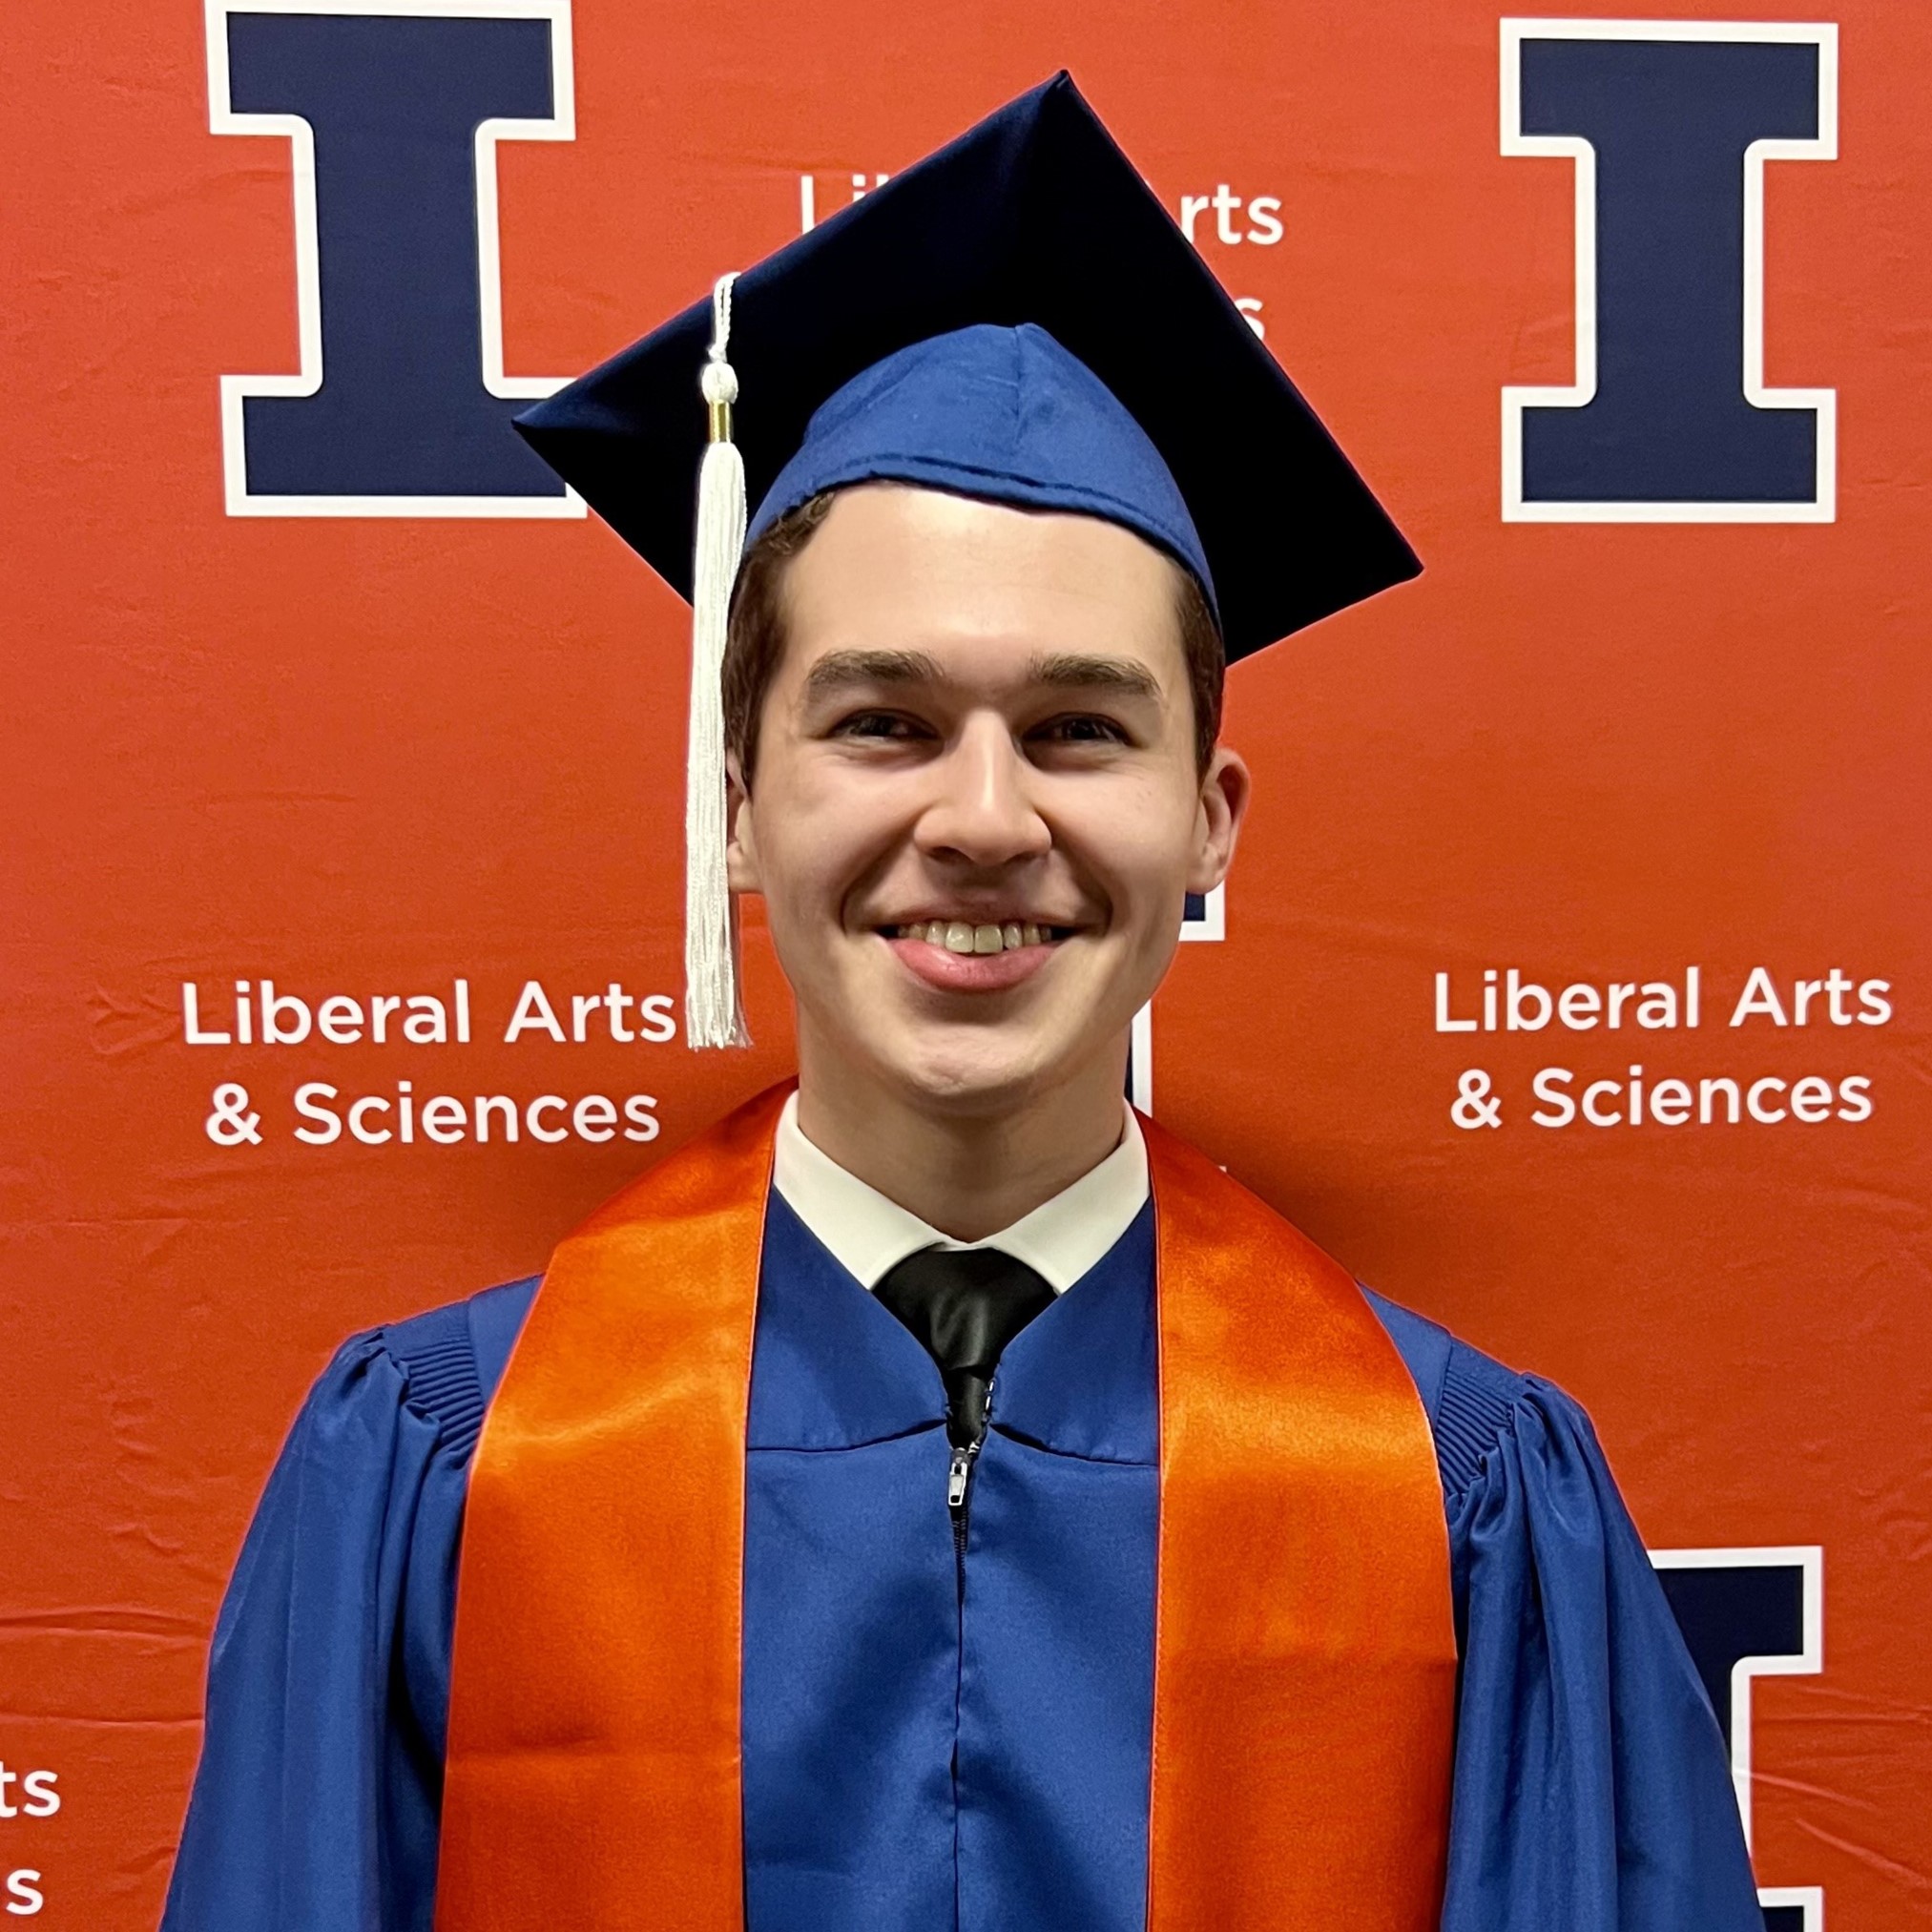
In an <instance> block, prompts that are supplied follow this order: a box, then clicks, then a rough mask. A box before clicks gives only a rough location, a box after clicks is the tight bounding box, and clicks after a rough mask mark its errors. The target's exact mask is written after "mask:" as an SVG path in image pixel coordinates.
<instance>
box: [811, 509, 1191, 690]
mask: <svg viewBox="0 0 1932 1932" xmlns="http://www.w3.org/2000/svg"><path fill="white" fill-rule="evenodd" d="M1177 571H1178V567H1177V566H1176V565H1175V564H1174V562H1173V561H1172V560H1171V559H1170V558H1169V557H1168V556H1167V555H1166V553H1165V552H1164V551H1160V550H1157V549H1156V548H1155V547H1154V546H1153V544H1151V543H1149V542H1147V541H1146V539H1144V538H1143V537H1140V536H1138V535H1136V534H1135V533H1134V532H1133V531H1132V530H1126V529H1124V528H1122V527H1121V526H1119V525H1117V524H1111V523H1107V522H1104V521H1102V520H1101V519H1099V518H1097V517H1091V516H1080V515H1072V514H1068V513H1065V512H1061V511H1036V510H1025V509H1013V508H1011V507H1009V506H1008V505H1005V504H994V503H985V502H982V501H980V500H978V499H976V498H972V497H964V496H956V495H952V494H950V493H948V492H945V491H941V490H932V489H921V488H913V487H910V486H907V485H902V484H868V485H865V486H863V487H862V488H853V489H847V490H841V492H840V494H839V496H838V497H837V498H836V499H835V501H834V502H833V504H832V507H831V509H830V510H829V511H828V512H827V513H826V516H825V520H824V522H823V523H822V524H821V526H820V528H819V530H817V531H816V532H815V533H814V534H813V536H812V539H811V541H810V542H809V543H807V544H806V545H805V547H804V548H803V550H802V551H800V553H799V554H798V555H797V556H796V557H795V558H794V559H793V560H792V563H791V565H790V567H789V569H788V570H787V571H786V575H785V585H784V602H785V631H786V634H787V639H788V647H789V648H788V649H787V651H786V658H787V668H788V669H791V670H794V671H797V672H800V673H802V672H804V671H806V670H809V668H810V664H811V661H812V660H813V659H814V658H816V657H819V656H821V655H822V654H825V653H827V652H831V651H841V650H853V649H862V650H880V649H898V650H920V651H924V652H927V653H930V654H935V655H938V656H939V657H941V659H942V661H945V662H946V663H947V665H948V668H949V669H950V670H952V671H953V672H955V673H956V674H964V673H968V672H970V670H971V669H973V668H974V667H977V666H981V665H984V666H985V668H986V669H987V671H988V672H992V671H995V670H996V669H997V668H999V667H1002V666H1005V665H1008V664H1009V663H1010V662H1014V661H1018V660H1019V659H1022V658H1026V657H1028V656H1034V655H1038V654H1041V653H1043V652H1048V653H1057V652H1078V651H1102V650H1104V651H1106V652H1107V653H1109V654H1112V655H1115V656H1119V655H1122V654H1130V655H1133V656H1136V657H1139V658H1141V659H1143V660H1144V661H1145V662H1146V663H1147V664H1148V666H1149V668H1150V669H1152V670H1153V671H1154V673H1155V674H1156V675H1157V676H1158V677H1159V678H1160V679H1161V681H1162V682H1163V683H1168V682H1171V681H1173V680H1176V679H1178V678H1179V676H1180V675H1181V673H1182V664H1181V657H1180V637H1179V622H1178V603H1177V599H1176V594H1175V591H1176V575H1177Z"/></svg>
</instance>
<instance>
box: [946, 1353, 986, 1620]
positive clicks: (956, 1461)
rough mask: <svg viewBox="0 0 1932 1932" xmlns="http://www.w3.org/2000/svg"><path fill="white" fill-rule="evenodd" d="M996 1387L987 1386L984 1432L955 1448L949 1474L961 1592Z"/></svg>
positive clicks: (949, 1508)
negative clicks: (976, 1468)
mask: <svg viewBox="0 0 1932 1932" xmlns="http://www.w3.org/2000/svg"><path fill="white" fill-rule="evenodd" d="M992 1413H993V1387H992V1383H991V1382H988V1383H987V1403H986V1409H985V1412H984V1414H983V1415H982V1416H981V1418H980V1432H979V1434H978V1435H976V1436H975V1437H974V1438H973V1439H972V1441H971V1442H969V1443H965V1444H960V1445H959V1446H957V1447H955V1448H954V1450H953V1452H952V1460H951V1461H950V1462H949V1463H948V1464H947V1465H946V1471H945V1506H946V1509H947V1511H948V1513H949V1514H950V1515H951V1517H952V1548H953V1554H954V1556H956V1557H957V1558H958V1560H959V1566H960V1576H959V1584H960V1590H961V1593H962V1594H964V1593H965V1590H966V1526H967V1516H968V1513H969V1512H970V1510H971V1508H972V1481H973V1465H974V1464H975V1463H976V1462H977V1461H978V1460H979V1454H980V1445H981V1444H983V1443H984V1442H985V1441H986V1439H987V1423H989V1422H990V1421H991V1420H992Z"/></svg>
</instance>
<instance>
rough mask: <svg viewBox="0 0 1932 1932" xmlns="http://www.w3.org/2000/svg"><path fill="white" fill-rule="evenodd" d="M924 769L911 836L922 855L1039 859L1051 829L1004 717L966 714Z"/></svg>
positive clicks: (994, 861)
mask: <svg viewBox="0 0 1932 1932" xmlns="http://www.w3.org/2000/svg"><path fill="white" fill-rule="evenodd" d="M927 769H928V771H929V773H930V776H931V779H932V784H933V792H932V796H931V799H930V801H929V802H928V803H927V805H926V808H925V810H924V812H923V813H922V814H921V816H920V821H919V826H918V831H917V835H916V836H917V839H918V842H919V848H920V850H921V851H922V852H923V853H924V854H925V856H926V857H927V858H930V859H936V860H940V861H942V862H951V863H953V864H960V863H965V864H967V865H972V866H995V865H1010V864H1013V863H1014V862H1017V861H1021V860H1027V859H1037V858H1039V857H1040V856H1042V855H1043V854H1044V853H1045V852H1047V851H1048V850H1049V847H1050V846H1051V845H1052V842H1053V835H1052V833H1051V831H1050V830H1049V827H1048V824H1047V821H1045V820H1044V819H1043V818H1042V817H1041V816H1040V814H1039V811H1038V810H1037V808H1036V806H1035V804H1034V802H1033V800H1032V797H1031V787H1030V780H1031V779H1032V778H1033V777H1034V772H1033V768H1032V766H1031V765H1030V764H1028V761H1027V759H1026V758H1025V757H1024V756H1023V755H1022V753H1021V751H1020V749H1019V747H1018V746H1016V745H1015V744H1014V742H1013V738H1012V734H1011V732H1010V730H1009V729H1008V725H1007V723H1006V720H1005V719H1003V718H1000V717H989V716H982V717H973V718H969V719H968V720H967V721H966V726H965V728H964V729H963V730H962V731H961V732H960V734H959V736H958V737H956V738H955V739H954V740H953V742H952V744H951V745H949V746H948V747H947V749H946V751H945V756H944V757H942V758H937V759H935V760H934V761H933V763H932V764H931V765H930V766H929V767H928V768H927Z"/></svg>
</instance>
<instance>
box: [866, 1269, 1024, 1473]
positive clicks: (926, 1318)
mask: <svg viewBox="0 0 1932 1932" xmlns="http://www.w3.org/2000/svg"><path fill="white" fill-rule="evenodd" d="M874 1292H875V1293H876V1294H877V1295H878V1297H879V1298H880V1300H882V1301H883V1302H884V1304H885V1305H886V1307H888V1308H889V1309H891V1311H892V1312H893V1314H895V1315H896V1316H898V1318H899V1319H900V1320H902V1321H903V1322H904V1324H905V1325H906V1327H907V1328H909V1329H910V1330H911V1331H912V1333H913V1334H914V1335H915V1336H916V1337H917V1338H918V1339H919V1340H920V1341H921V1342H922V1343H923V1344H924V1347H925V1350H926V1352H927V1353H928V1354H929V1355H930V1356H931V1357H932V1359H933V1361H936V1362H938V1364H939V1372H940V1374H941V1375H942V1376H943V1377H944V1378H945V1400H946V1424H945V1432H946V1435H947V1437H948V1438H949V1439H950V1441H951V1443H952V1445H953V1447H954V1448H956V1449H963V1448H966V1447H968V1446H970V1445H971V1444H974V1443H977V1442H978V1441H979V1439H980V1437H981V1436H982V1435H983V1434H984V1433H985V1432H986V1426H987V1385H988V1384H989V1383H990V1382H991V1381H992V1379H993V1370H994V1369H995V1368H997V1367H998V1366H999V1361H1000V1353H1001V1351H1002V1350H1003V1349H1004V1348H1005V1347H1006V1345H1007V1343H1008V1342H1009V1341H1010V1340H1012V1339H1013V1337H1014V1336H1016V1335H1017V1334H1019V1332H1020V1330H1021V1329H1023V1328H1024V1327H1026V1325H1027V1323H1028V1322H1029V1321H1030V1320H1032V1319H1033V1318H1034V1316H1036V1315H1037V1314H1039V1312H1040V1311H1041V1310H1042V1309H1043V1308H1047V1307H1049V1306H1050V1305H1051V1303H1052V1300H1053V1291H1052V1289H1050V1288H1049V1286H1048V1285H1047V1283H1046V1282H1045V1281H1044V1280H1042V1279H1041V1278H1040V1277H1039V1276H1038V1275H1036V1274H1035V1273H1034V1272H1033V1270H1032V1269H1030V1268H1029V1267H1028V1266H1027V1264H1026V1263H1025V1262H1024V1261H1016V1260H1014V1259H1013V1257H1011V1256H1010V1255H1003V1254H1001V1253H1000V1251H999V1250H998V1249H997V1248H922V1249H921V1250H920V1251H919V1253H918V1254H916V1255H908V1256H907V1257H905V1259H904V1260H903V1261H902V1262H900V1264H899V1265H898V1266H897V1267H896V1268H894V1269H892V1270H891V1271H890V1272H889V1273H887V1274H886V1275H885V1277H884V1278H883V1279H882V1280H881V1281H880V1283H879V1286H878V1288H877V1289H876V1290H875V1291H874Z"/></svg>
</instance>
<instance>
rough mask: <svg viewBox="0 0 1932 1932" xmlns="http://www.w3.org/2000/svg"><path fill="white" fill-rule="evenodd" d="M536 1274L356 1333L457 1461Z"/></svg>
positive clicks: (479, 1418) (477, 1426) (471, 1444)
mask: <svg viewBox="0 0 1932 1932" xmlns="http://www.w3.org/2000/svg"><path fill="white" fill-rule="evenodd" d="M541 1279H542V1277H541V1276H538V1275H530V1276H526V1277H525V1278H523V1279H522V1280H520V1281H506V1282H503V1283H502V1284H501V1285H499V1286H497V1287H494V1288H486V1289H484V1290H483V1291H482V1293H481V1294H477V1295H470V1296H467V1297H466V1298H464V1299H463V1300H461V1301H447V1302H445V1303H444V1304H443V1305H442V1306H441V1307H440V1308H430V1309H426V1310H425V1311H424V1313H422V1314H421V1315H412V1316H410V1317H408V1319H406V1320H403V1321H392V1322H389V1323H387V1324H386V1325H385V1326H384V1327H382V1328H379V1329H376V1330H373V1331H372V1332H371V1333H370V1334H369V1335H368V1336H367V1337H363V1338H358V1340H360V1341H362V1342H364V1344H365V1345H368V1344H372V1345H373V1346H374V1347H376V1348H377V1349H379V1350H380V1351H381V1352H382V1353H383V1354H384V1356H386V1357H387V1358H388V1360H389V1361H390V1362H391V1363H392V1364H393V1365H394V1367H395V1369H396V1371H397V1373H398V1374H399V1375H400V1376H401V1378H402V1399H403V1401H404V1402H405V1404H406V1405H407V1406H408V1407H409V1408H411V1409H413V1410H415V1412H416V1413H417V1414H418V1415H419V1416H421V1417H422V1418H423V1419H424V1420H425V1421H426V1422H430V1423H435V1424H436V1426H437V1429H438V1430H439V1432H440V1434H441V1437H442V1444H443V1447H444V1448H445V1449H446V1450H447V1451H448V1452H450V1453H451V1454H454V1455H455V1456H457V1457H458V1458H459V1459H461V1460H463V1461H467V1459H468V1457H469V1454H470V1452H471V1451H472V1450H473V1449H474V1448H475V1447H476V1440H477V1437H478V1436H479V1435H480V1434H481V1433H482V1430H483V1416H484V1411H485V1410H486V1409H487V1408H488V1406H489V1399H490V1397H491V1396H493V1395H494V1394H495V1393H496V1385H497V1383H498V1382H499V1381H501V1380H502V1378H503V1371H504V1368H505V1367H506V1365H507V1364H508V1363H509V1352H510V1350H511V1348H512V1347H514V1346H515V1343H516V1338H517V1335H518V1333H519V1332H520V1331H521V1329H522V1327H523V1322H524V1318H525V1316H527V1315H528V1314H529V1313H530V1301H531V1299H532V1298H533V1297H534V1296H535V1294H536V1291H537V1284H538V1283H539V1281H541ZM352 1345H353V1344H352Z"/></svg>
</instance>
